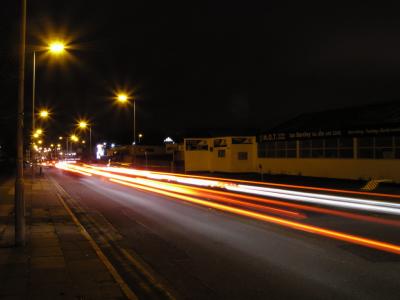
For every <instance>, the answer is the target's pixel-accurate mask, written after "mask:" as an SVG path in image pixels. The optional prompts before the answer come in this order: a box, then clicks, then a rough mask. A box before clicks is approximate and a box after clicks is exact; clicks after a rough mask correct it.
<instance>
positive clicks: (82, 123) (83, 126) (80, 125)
mask: <svg viewBox="0 0 400 300" xmlns="http://www.w3.org/2000/svg"><path fill="white" fill-rule="evenodd" d="M78 128H80V129H82V130H86V129H89V148H90V154H89V159H91V158H92V125H90V124H89V122H88V121H85V120H80V121H79V122H78ZM83 142H84V141H83ZM83 142H82V143H83ZM83 144H84V143H83Z"/></svg>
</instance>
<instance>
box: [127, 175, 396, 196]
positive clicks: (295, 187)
mask: <svg viewBox="0 0 400 300" xmlns="http://www.w3.org/2000/svg"><path fill="white" fill-rule="evenodd" d="M121 169H124V168H121ZM151 173H154V174H170V175H174V176H177V177H178V176H180V177H189V178H199V179H207V180H220V181H223V182H225V183H229V182H240V183H251V184H256V185H267V186H279V187H286V188H294V189H306V190H314V191H325V192H333V193H343V194H355V195H368V196H374V197H387V198H396V199H400V195H397V194H385V193H373V192H362V191H350V190H342V189H332V188H322V187H313V186H305V185H293V184H284V183H274V182H262V181H251V180H241V179H230V178H229V179H228V178H222V177H211V176H200V175H186V174H180V173H168V172H151Z"/></svg>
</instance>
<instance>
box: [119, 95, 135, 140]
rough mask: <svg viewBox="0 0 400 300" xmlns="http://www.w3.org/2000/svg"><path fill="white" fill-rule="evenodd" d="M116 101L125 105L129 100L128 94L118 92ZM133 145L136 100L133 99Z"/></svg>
mask: <svg viewBox="0 0 400 300" xmlns="http://www.w3.org/2000/svg"><path fill="white" fill-rule="evenodd" d="M116 99H117V101H118V103H120V104H123V105H125V104H126V103H128V102H129V95H128V94H126V93H118V94H117V96H116ZM133 145H136V101H135V100H133Z"/></svg>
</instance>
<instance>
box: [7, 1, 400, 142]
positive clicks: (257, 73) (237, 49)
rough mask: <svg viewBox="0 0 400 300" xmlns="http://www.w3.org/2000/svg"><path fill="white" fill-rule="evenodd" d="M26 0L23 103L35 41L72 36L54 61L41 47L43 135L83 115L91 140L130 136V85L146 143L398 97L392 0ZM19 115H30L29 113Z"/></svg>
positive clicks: (11, 58)
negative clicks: (117, 99) (125, 100)
mask: <svg viewBox="0 0 400 300" xmlns="http://www.w3.org/2000/svg"><path fill="white" fill-rule="evenodd" d="M18 2H19V1H16V0H3V1H2V4H1V5H2V6H1V10H0V18H1V22H0V34H1V36H2V42H1V44H0V45H1V49H0V71H1V72H0V87H1V89H2V93H1V96H0V97H1V98H0V108H1V110H0V124H1V126H2V128H1V129H2V130H1V135H3V136H2V137H0V139H1V140H3V143H4V141H5V140H6V141H9V140H12V138H13V137H14V132H15V129H14V128H15V125H14V122H13V120H14V117H15V115H14V114H15V110H16V99H17V87H16V81H17V64H16V56H17V49H18V18H17V16H18V9H19V7H18ZM321 2H322V3H320V4H319V5H316V4H315V3H314V4H312V5H311V4H310V5H307V4H305V3H304V2H303V1H298V3H292V4H289V2H287V1H279V3H278V4H276V3H274V2H273V1H258V2H253V1H232V0H231V1H225V0H224V1H209V2H207V1H148V0H147V1H142V0H137V1H132V0H129V1H128V0H126V1H125V0H119V1H100V0H96V1H94V0H84V1H83V0H79V1H78V0H68V1H54V0H36V1H29V0H28V3H29V11H28V17H29V24H28V32H29V34H28V40H27V41H28V46H29V48H28V49H27V50H28V51H27V67H26V81H27V82H26V109H27V111H28V112H30V99H31V83H30V82H31V80H32V77H31V76H32V68H31V63H32V60H31V57H32V52H31V50H32V48H33V47H38V46H40V45H43V43H44V42H45V40H46V37H49V36H50V37H51V36H54V37H61V38H64V39H67V40H68V41H69V46H70V49H69V54H68V55H67V56H65V57H63V58H62V59H60V60H55V59H49V57H47V56H46V55H45V54H42V55H40V57H39V60H38V69H37V95H36V97H37V103H38V106H47V107H49V108H51V110H52V112H53V115H52V121H51V122H50V123H47V125H44V126H45V127H46V130H47V132H48V133H49V134H50V135H54V136H57V135H59V134H65V133H66V132H69V133H70V132H72V129H73V124H74V120H75V119H77V118H78V117H79V116H82V117H86V118H89V119H90V120H91V122H92V123H93V131H94V135H95V136H96V138H98V139H99V140H100V139H101V140H107V141H114V142H119V143H127V142H128V141H131V140H132V138H131V135H132V127H133V125H132V110H129V109H124V108H122V107H118V106H116V105H115V104H114V103H113V99H112V96H113V91H115V90H117V89H121V88H122V89H126V90H130V91H132V93H133V97H134V98H135V99H136V101H137V102H136V103H137V130H138V133H139V132H142V133H143V134H144V136H145V141H146V139H147V140H148V142H152V143H153V142H155V141H157V140H159V139H161V137H163V136H167V135H171V136H176V135H177V134H178V135H182V134H185V133H190V132H191V131H193V130H198V129H202V128H205V129H206V128H207V129H210V128H228V129H237V130H241V129H254V130H255V132H256V131H257V130H261V131H262V130H265V129H268V128H269V127H270V126H272V125H275V124H277V123H279V122H282V121H286V120H287V119H289V118H291V117H294V116H296V115H298V114H300V113H304V112H312V111H319V110H325V109H331V108H339V107H344V106H349V105H360V104H368V103H373V102H383V101H390V100H393V99H399V98H400V88H399V86H400V85H399V82H400V80H399V79H400V78H399V77H400V18H399V16H398V15H399V13H398V7H391V6H389V5H385V6H384V5H383V4H378V2H375V4H374V5H368V4H357V5H350V1H347V2H346V5H343V6H340V4H339V3H338V2H326V1H321ZM26 116H27V118H26V125H29V124H30V115H29V114H27V115H26Z"/></svg>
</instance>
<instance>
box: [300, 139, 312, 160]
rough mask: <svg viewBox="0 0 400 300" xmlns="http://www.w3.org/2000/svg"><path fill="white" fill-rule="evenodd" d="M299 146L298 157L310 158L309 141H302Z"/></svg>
mask: <svg viewBox="0 0 400 300" xmlns="http://www.w3.org/2000/svg"><path fill="white" fill-rule="evenodd" d="M299 145H300V157H302V158H308V157H311V140H302V141H300V143H299Z"/></svg>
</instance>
